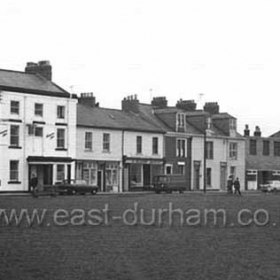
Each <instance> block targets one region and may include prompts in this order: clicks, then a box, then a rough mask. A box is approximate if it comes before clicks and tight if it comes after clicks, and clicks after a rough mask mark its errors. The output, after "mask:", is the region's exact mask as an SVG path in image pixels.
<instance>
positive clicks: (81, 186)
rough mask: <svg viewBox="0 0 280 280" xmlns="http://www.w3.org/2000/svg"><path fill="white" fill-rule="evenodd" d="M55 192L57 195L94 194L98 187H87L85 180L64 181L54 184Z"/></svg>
mask: <svg viewBox="0 0 280 280" xmlns="http://www.w3.org/2000/svg"><path fill="white" fill-rule="evenodd" d="M55 188H56V192H57V193H59V194H86V193H91V194H96V193H97V191H98V187H97V186H94V185H89V184H87V182H86V181H85V180H70V181H68V180H65V181H63V182H57V183H56V184H55Z"/></svg>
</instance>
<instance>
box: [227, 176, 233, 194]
mask: <svg viewBox="0 0 280 280" xmlns="http://www.w3.org/2000/svg"><path fill="white" fill-rule="evenodd" d="M232 185H233V180H232V176H231V175H230V176H229V177H228V180H227V192H228V193H229V194H232Z"/></svg>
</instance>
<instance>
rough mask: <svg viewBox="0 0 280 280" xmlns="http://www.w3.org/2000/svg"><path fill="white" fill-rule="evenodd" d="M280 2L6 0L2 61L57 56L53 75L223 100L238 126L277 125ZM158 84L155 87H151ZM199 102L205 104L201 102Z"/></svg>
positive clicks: (108, 99)
mask: <svg viewBox="0 0 280 280" xmlns="http://www.w3.org/2000/svg"><path fill="white" fill-rule="evenodd" d="M279 9H280V2H279V0H234V1H233V0H232V1H227V0H211V1H209V0H168V1H167V0H99V1H98V0H80V1H74V0H46V1H42V0H3V1H1V3H0V30H1V32H0V34H1V47H0V50H1V51H0V68H2V69H13V70H20V71H23V70H24V67H25V64H26V62H27V61H33V62H37V61H39V60H50V62H51V64H52V66H53V81H54V82H55V83H57V84H58V85H60V86H62V87H63V88H65V89H66V90H68V91H71V86H73V87H72V89H73V90H72V92H75V93H80V92H91V91H92V92H94V94H95V96H96V98H97V101H99V102H100V105H101V106H102V107H112V108H120V106H121V100H122V99H123V97H125V96H127V95H130V94H137V95H138V97H139V99H140V101H141V102H150V100H151V95H152V96H166V97H167V99H168V104H169V105H174V104H175V103H176V101H177V100H178V99H180V98H182V99H194V100H197V99H198V98H199V93H203V94H204V96H203V102H206V101H218V102H219V104H220V108H221V111H227V112H229V113H230V114H232V115H234V116H235V117H237V118H238V127H239V131H240V132H241V133H243V129H244V125H245V124H246V123H248V124H249V125H250V129H251V132H253V131H254V127H255V125H259V126H260V127H261V130H262V132H263V135H264V136H269V135H270V134H272V133H274V132H276V131H278V130H280V124H279V122H280V118H279V115H280V111H279V104H278V103H279V98H278V94H279V93H280V83H279V80H280V79H279V78H280V68H279V66H280V40H279V38H280V35H279V28H280V16H279V11H280V10H279ZM150 89H152V91H150ZM199 108H201V104H200V105H199Z"/></svg>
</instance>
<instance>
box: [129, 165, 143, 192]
mask: <svg viewBox="0 0 280 280" xmlns="http://www.w3.org/2000/svg"><path fill="white" fill-rule="evenodd" d="M142 174H143V168H142V165H141V164H132V165H131V169H130V178H131V186H132V187H133V186H141V185H142V177H143V175H142Z"/></svg>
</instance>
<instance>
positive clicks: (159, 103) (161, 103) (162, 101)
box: [151, 96, 167, 109]
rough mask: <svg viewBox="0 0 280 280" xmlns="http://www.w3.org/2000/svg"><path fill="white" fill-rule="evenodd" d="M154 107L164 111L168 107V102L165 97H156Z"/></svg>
mask: <svg viewBox="0 0 280 280" xmlns="http://www.w3.org/2000/svg"><path fill="white" fill-rule="evenodd" d="M151 104H152V106H153V107H154V108H158V109H163V108H166V107H167V100H166V97H165V96H158V97H154V98H153V100H152V103H151Z"/></svg>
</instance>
